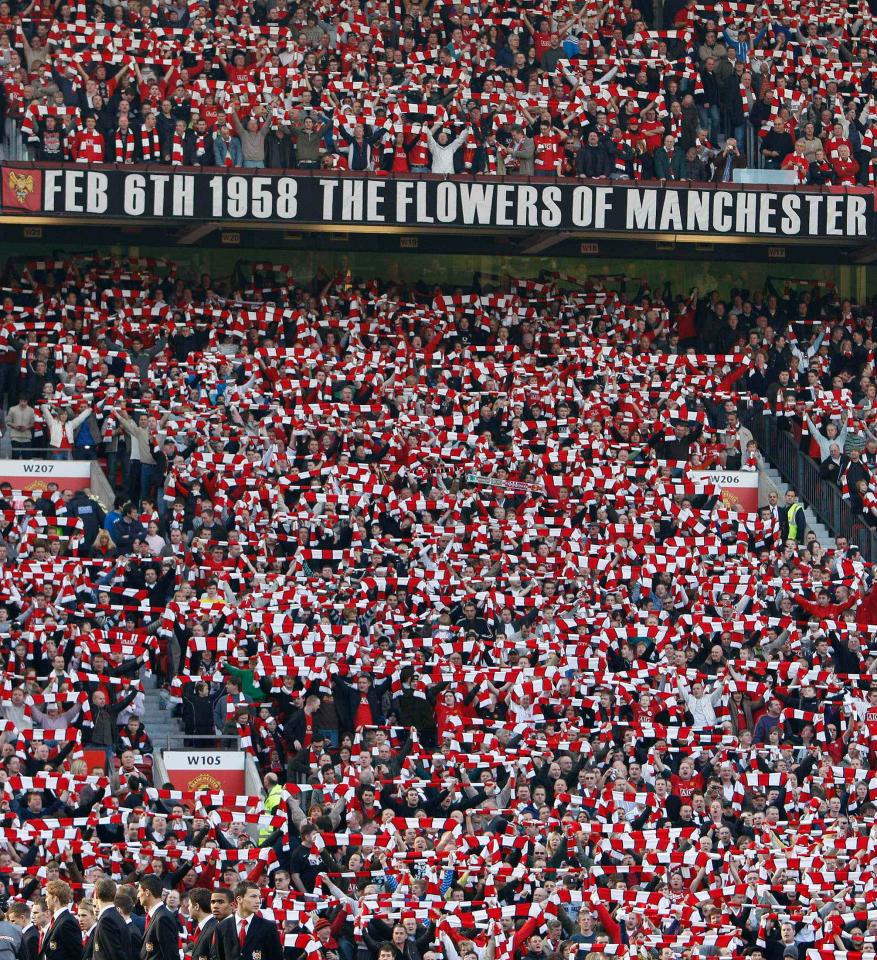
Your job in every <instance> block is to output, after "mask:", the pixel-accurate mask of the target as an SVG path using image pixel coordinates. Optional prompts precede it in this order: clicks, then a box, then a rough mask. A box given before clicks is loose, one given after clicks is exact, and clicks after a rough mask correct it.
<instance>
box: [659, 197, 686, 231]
mask: <svg viewBox="0 0 877 960" xmlns="http://www.w3.org/2000/svg"><path fill="white" fill-rule="evenodd" d="M658 229H659V230H673V231H677V230H681V229H682V210H681V209H680V207H679V192H678V191H677V190H672V191H671V192H670V193H668V194H667V196H666V197H665V198H664V204H663V206H662V207H661V219H660V220H659V221H658Z"/></svg>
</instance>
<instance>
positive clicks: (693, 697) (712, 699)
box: [676, 677, 725, 730]
mask: <svg viewBox="0 0 877 960" xmlns="http://www.w3.org/2000/svg"><path fill="white" fill-rule="evenodd" d="M676 686H677V689H678V691H679V696H680V698H681V700H682V702H683V704H684V706H685V709H686V710H687V711H688V712H689V713H690V714H691V717H692V720H693V723H692V725H691V726H692V729H694V730H711V729H712V728H713V727H714V726H715V725H716V723H717V722H718V718H717V717H716V707H717V706H718V705H719V704H720V703H721V702H722V697H723V696H724V693H725V684H724V682H723V681H721V680H719V681H718V682H717V683H716V684H715V686H714V687H713V689H712V690H711V691H710V692H707V690H706V687H705V685H704V684H703V683H702V682H701V681H700V680H696V681H695V682H694V683H693V684H692V685H691V689H690V690H689V689H688V684H687V683H686V682H685V679H684V678H683V677H679V678H678V680H677V681H676Z"/></svg>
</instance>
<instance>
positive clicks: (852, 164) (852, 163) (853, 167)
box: [831, 143, 859, 187]
mask: <svg viewBox="0 0 877 960" xmlns="http://www.w3.org/2000/svg"><path fill="white" fill-rule="evenodd" d="M837 154H838V155H837V159H836V160H832V161H831V169H832V170H834V182H835V183H836V184H838V186H841V187H854V186H855V185H856V184H857V183H858V182H859V163H858V161H857V160H854V159H853V158H852V157H851V156H850V148H849V147H848V146H847V145H846V144H845V143H844V144H841V145H840V146H839V147H838V150H837Z"/></svg>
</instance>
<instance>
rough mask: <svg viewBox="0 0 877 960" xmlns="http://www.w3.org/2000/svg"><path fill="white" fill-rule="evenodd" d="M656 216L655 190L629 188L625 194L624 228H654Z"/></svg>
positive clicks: (656, 195)
mask: <svg viewBox="0 0 877 960" xmlns="http://www.w3.org/2000/svg"><path fill="white" fill-rule="evenodd" d="M657 217H658V193H657V191H656V190H631V191H630V193H628V195H627V219H626V221H625V225H624V228H625V230H654V229H655V223H656V221H657Z"/></svg>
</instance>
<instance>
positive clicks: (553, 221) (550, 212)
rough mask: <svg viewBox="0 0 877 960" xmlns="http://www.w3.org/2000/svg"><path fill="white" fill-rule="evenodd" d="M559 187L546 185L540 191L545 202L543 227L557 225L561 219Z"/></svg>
mask: <svg viewBox="0 0 877 960" xmlns="http://www.w3.org/2000/svg"><path fill="white" fill-rule="evenodd" d="M560 196H561V194H560V187H547V188H546V189H545V190H544V191H543V193H542V202H543V203H544V204H545V207H546V209H545V212H544V215H543V223H542V226H543V227H559V226H560V223H561V220H562V219H563V218H562V216H561V213H560Z"/></svg>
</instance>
